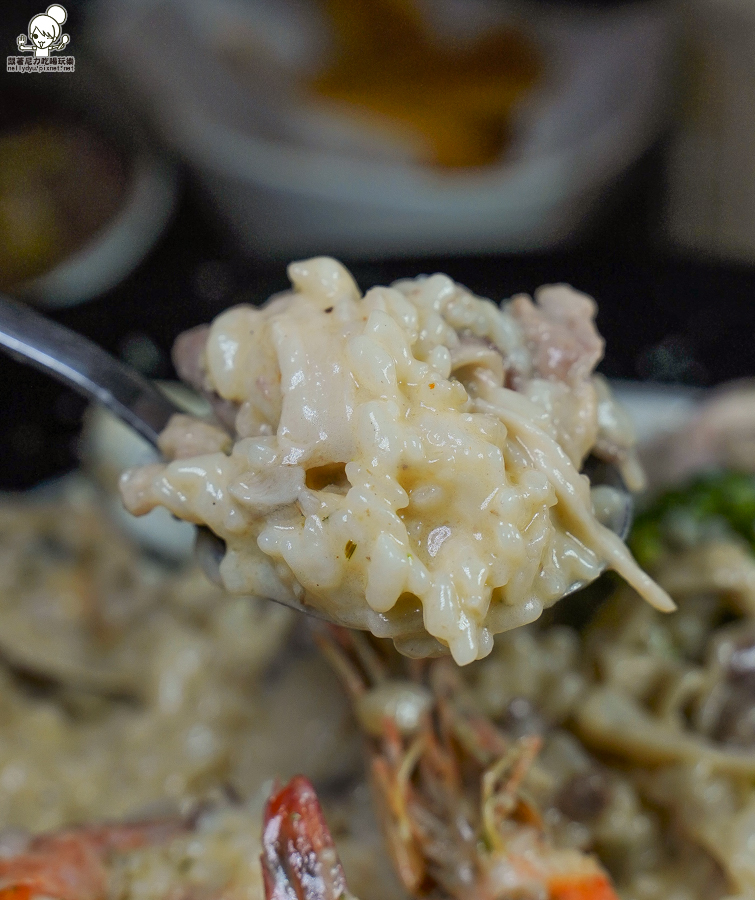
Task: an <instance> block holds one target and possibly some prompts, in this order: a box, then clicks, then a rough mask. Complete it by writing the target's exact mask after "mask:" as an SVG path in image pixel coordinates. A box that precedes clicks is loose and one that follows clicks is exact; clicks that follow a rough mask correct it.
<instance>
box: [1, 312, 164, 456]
mask: <svg viewBox="0 0 755 900" xmlns="http://www.w3.org/2000/svg"><path fill="white" fill-rule="evenodd" d="M0 349H4V350H6V352H7V353H8V354H9V355H10V356H12V357H13V358H14V359H16V360H18V361H19V362H23V363H27V364H28V365H31V366H34V367H35V368H37V369H40V370H41V371H42V372H46V373H47V374H48V375H52V376H53V377H54V378H57V379H58V381H62V382H63V383H64V384H67V385H68V386H69V387H72V388H73V389H74V390H75V391H78V393H80V394H83V395H84V396H85V397H88V398H90V399H92V400H96V401H98V402H99V403H102V404H103V406H106V407H107V408H108V409H109V410H110V411H111V412H113V413H114V414H115V415H116V416H118V418H119V419H122V420H123V421H124V422H126V424H128V425H130V426H131V427H132V428H134V429H135V430H136V431H138V432H139V434H141V435H142V437H144V438H146V439H147V440H148V441H149V442H150V443H151V444H153V445H154V446H157V438H158V436H159V434H160V432H161V431H162V430H163V429H164V428H165V426H166V425H167V424H168V420H169V419H170V417H171V416H172V415H173V414H174V413H177V412H180V410H179V409H178V408H177V407H176V406H174V405H173V403H171V401H170V400H168V398H167V397H165V396H164V395H163V394H161V393H160V392H159V391H158V390H157V389H156V388H154V387H153V386H152V384H150V382H149V381H148V380H147V379H146V378H144V377H143V376H142V375H140V374H139V373H138V372H137V371H136V370H135V369H132V368H131V367H130V366H127V365H125V364H124V363H122V362H120V361H119V360H117V359H115V357H113V356H111V355H110V354H109V353H107V352H106V351H105V350H103V349H102V348H101V347H98V346H97V344H94V343H92V341H90V340H88V339H87V338H85V337H82V336H81V335H80V334H76V332H74V331H71V330H70V329H68V328H66V327H65V326H63V325H59V324H58V323H57V322H53V321H51V320H50V319H47V318H45V316H42V315H40V314H39V313H38V312H36V311H35V310H33V309H31V308H30V307H28V306H25V305H24V304H21V303H18V302H16V301H15V300H11V299H10V298H9V297H6V296H4V295H2V294H0Z"/></svg>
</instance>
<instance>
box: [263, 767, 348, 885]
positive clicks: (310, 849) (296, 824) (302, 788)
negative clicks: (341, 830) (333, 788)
mask: <svg viewBox="0 0 755 900" xmlns="http://www.w3.org/2000/svg"><path fill="white" fill-rule="evenodd" d="M260 861H261V863H262V877H263V880H264V885H265V897H266V900H341V898H342V900H353V897H352V895H351V894H350V893H349V891H348V889H347V887H346V876H345V875H344V872H343V868H342V866H341V862H340V860H339V858H338V854H337V852H336V848H335V844H334V842H333V838H332V836H331V834H330V831H329V829H328V825H327V823H326V821H325V816H324V815H323V812H322V808H321V807H320V802H319V800H318V799H317V794H316V793H315V789H314V788H313V787H312V784H311V783H310V782H309V781H308V780H307V779H306V778H304V777H303V776H302V775H297V776H296V777H295V778H292V779H291V781H290V782H289V783H288V784H287V785H286V786H285V787H283V788H278V787H276V789H275V790H274V791H273V794H272V795H271V797H270V799H269V800H268V801H267V806H266V807H265V816H264V823H263V831H262V854H261V856H260Z"/></svg>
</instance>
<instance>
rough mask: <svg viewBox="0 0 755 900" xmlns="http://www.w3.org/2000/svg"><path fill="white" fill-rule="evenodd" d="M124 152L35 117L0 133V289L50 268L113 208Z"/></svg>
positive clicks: (121, 182) (122, 174) (122, 178)
mask: <svg viewBox="0 0 755 900" xmlns="http://www.w3.org/2000/svg"><path fill="white" fill-rule="evenodd" d="M125 181H126V176H125V172H124V166H123V163H122V161H121V159H120V157H119V155H118V154H117V153H116V152H115V151H114V150H113V149H112V148H110V147H109V146H107V145H106V144H105V143H104V142H102V141H101V140H100V139H99V138H97V137H96V136H95V135H93V134H91V133H90V132H88V131H84V130H83V129H79V128H76V127H63V126H56V125H45V124H35V125H30V126H26V127H24V128H21V129H18V130H15V131H12V132H7V133H5V134H0V288H3V289H7V288H10V287H12V286H13V285H14V284H16V283H18V282H20V281H23V280H25V279H27V278H32V277H34V276H35V275H39V274H41V273H42V272H44V271H46V270H48V269H50V268H52V267H53V266H54V265H55V264H56V263H58V262H60V261H61V260H62V259H64V258H65V257H66V256H68V255H69V254H71V253H72V252H74V251H75V250H77V249H79V248H80V247H81V246H82V245H83V244H84V243H85V242H86V241H87V239H88V238H89V237H91V236H92V235H93V234H94V233H95V232H96V231H97V230H98V229H99V228H101V227H102V225H104V224H105V223H106V222H107V221H108V220H109V219H110V218H111V217H112V216H113V215H114V213H115V212H116V210H117V209H118V206H119V205H120V202H121V200H122V197H123V191H124V188H125Z"/></svg>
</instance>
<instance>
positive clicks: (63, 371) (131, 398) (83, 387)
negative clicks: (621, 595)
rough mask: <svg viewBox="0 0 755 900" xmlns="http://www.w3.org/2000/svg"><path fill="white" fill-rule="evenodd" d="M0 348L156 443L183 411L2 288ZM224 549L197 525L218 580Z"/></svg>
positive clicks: (615, 510)
mask: <svg viewBox="0 0 755 900" xmlns="http://www.w3.org/2000/svg"><path fill="white" fill-rule="evenodd" d="M0 348H1V349H4V350H5V351H6V352H7V353H8V354H9V355H10V356H12V357H13V358H14V359H16V360H18V361H19V362H22V363H26V364H28V365H31V366H34V367H35V368H37V369H40V370H41V371H42V372H46V373H47V374H48V375H52V376H53V378H57V379H58V380H59V381H62V382H63V383H64V384H67V385H68V386H69V387H72V388H73V389H74V390H75V391H78V392H79V393H80V394H83V395H84V396H85V397H88V398H89V399H91V400H95V401H97V402H98V403H101V404H102V405H103V406H105V407H107V408H108V409H109V410H110V411H111V412H112V413H114V414H115V415H116V416H118V418H119V419H122V420H123V421H124V422H125V423H126V424H127V425H130V426H131V427H132V428H134V429H136V431H138V432H139V434H141V435H142V436H143V437H145V438H146V439H147V440H148V441H149V442H150V443H151V444H152V445H153V446H155V447H157V442H158V438H159V436H160V432H161V431H163V429H164V428H165V427H166V426H167V424H168V422H169V421H170V418H171V416H173V415H174V414H176V413H180V412H183V410H181V409H179V408H178V407H177V406H176V405H175V404H174V403H173V402H172V401H170V400H169V399H168V398H167V397H166V396H165V395H164V394H162V393H160V391H158V390H157V389H156V388H155V387H154V386H153V385H152V384H151V383H150V382H149V381H148V380H147V379H146V378H144V377H143V376H142V375H140V374H139V373H138V372H137V371H136V370H135V369H132V368H131V367H130V366H127V365H125V364H124V363H122V362H120V360H117V359H115V357H113V356H111V355H110V354H109V353H107V352H106V351H105V350H103V349H102V347H98V346H97V344H94V343H93V342H92V341H90V340H88V339H87V338H85V337H82V336H81V335H80V334H77V333H76V332H74V331H71V330H70V329H69V328H66V327H65V326H63V325H59V324H58V323H57V322H53V321H51V320H50V319H47V318H45V317H44V316H42V315H40V314H39V313H38V312H36V311H35V310H33V309H31V308H30V307H28V306H26V305H23V304H21V303H18V302H16V301H15V300H11V299H10V298H9V297H6V296H3V295H2V294H0ZM599 482H600V484H598V483H596V481H595V480H593V485H594V486H595V487H596V488H597V490H598V491H600V490H603V492H604V493H603V498H602V500H601V502H600V503H596V514H598V515H600V511H601V509H602V510H603V511H604V516H603V523H604V524H605V525H606V526H607V527H608V528H610V529H611V530H612V531H614V532H615V533H616V534H618V535H619V537H621V538H622V539H624V538H626V536H627V534H628V533H629V529H630V527H631V524H632V515H633V503H632V498H631V496H630V495H629V494H628V493H627V491H626V490H625V489H623V486H621V483H620V479H618V474H617V473H616V470H615V469H612V468H611V467H607V468H606V467H603V471H602V473H601V475H600V477H599ZM606 487H611V488H613V492H614V496H613V499H612V502H610V503H607V502H604V501H605V498H606V495H605V489H606ZM224 554H225V544H224V542H223V541H222V540H221V539H220V538H219V537H217V536H216V535H215V534H213V533H212V532H211V531H210V530H209V529H208V528H198V529H197V538H196V542H195V555H196V557H197V560H198V561H199V563H200V565H201V566H202V569H203V570H204V572H205V574H206V575H207V576H208V578H210V579H211V580H212V581H214V582H215V583H217V584H222V582H221V579H220V572H219V565H220V561H221V560H222V558H223V555H224ZM587 583H588V582H587V581H585V582H584V583H582V582H578V583H575V584H572V585H570V586H569V589H568V590H567V591H566V593H565V594H564V596H568V595H569V594H573V593H574V592H575V591H578V590H581V588H583V587H585V586H586V584H587ZM286 605H288V606H291V607H292V608H293V609H297V610H299V611H300V612H306V613H308V614H309V615H314V616H316V617H317V618H321V619H326V620H327V621H331V620H329V619H328V617H327V616H326V615H325V614H324V613H322V612H320V611H319V610H315V609H313V608H312V607H309V606H304V605H302V604H299V603H296V602H291V603H287V604H286Z"/></svg>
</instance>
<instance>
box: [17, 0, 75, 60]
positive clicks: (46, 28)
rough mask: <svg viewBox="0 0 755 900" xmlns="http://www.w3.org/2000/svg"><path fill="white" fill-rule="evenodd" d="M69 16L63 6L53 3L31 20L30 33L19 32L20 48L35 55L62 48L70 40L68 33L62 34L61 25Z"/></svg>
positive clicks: (47, 54) (46, 54)
mask: <svg viewBox="0 0 755 900" xmlns="http://www.w3.org/2000/svg"><path fill="white" fill-rule="evenodd" d="M67 18H68V13H67V12H66V11H65V9H64V8H63V7H62V6H59V5H58V4H57V3H53V5H52V6H48V7H47V11H46V12H44V13H40V14H39V15H38V16H34V18H33V19H32V20H31V22H29V34H28V40H27V35H25V34H19V36H18V38H17V39H16V43H17V44H18V49H19V50H20V51H21V52H22V53H33V54H34V55H35V56H49V55H50V53H51V52H52V51H57V50H62V49H63V48H64V47H65V46H66V45H67V44H68V42H69V41H70V38H69V37H68V35H67V34H62V33H61V32H62V28H61V26H62V25H63V23H64V22H65V20H66V19H67Z"/></svg>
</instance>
